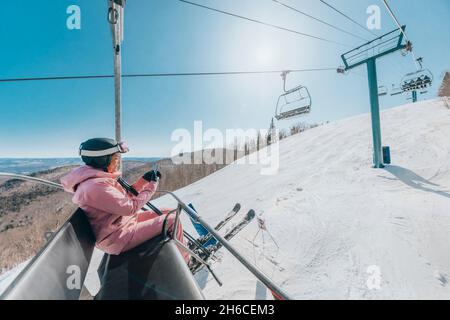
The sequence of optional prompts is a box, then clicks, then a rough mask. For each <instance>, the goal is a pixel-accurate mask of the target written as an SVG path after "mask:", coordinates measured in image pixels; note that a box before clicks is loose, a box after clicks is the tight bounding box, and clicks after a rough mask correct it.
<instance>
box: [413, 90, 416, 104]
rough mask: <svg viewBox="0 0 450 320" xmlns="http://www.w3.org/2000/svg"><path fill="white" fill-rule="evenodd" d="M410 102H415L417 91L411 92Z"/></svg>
mask: <svg viewBox="0 0 450 320" xmlns="http://www.w3.org/2000/svg"><path fill="white" fill-rule="evenodd" d="M412 101H413V103H415V102H417V91H416V90H413V92H412Z"/></svg>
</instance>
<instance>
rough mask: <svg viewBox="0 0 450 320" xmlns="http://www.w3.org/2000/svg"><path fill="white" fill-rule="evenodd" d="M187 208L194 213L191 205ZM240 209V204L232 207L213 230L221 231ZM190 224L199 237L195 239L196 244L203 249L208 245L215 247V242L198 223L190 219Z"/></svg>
mask: <svg viewBox="0 0 450 320" xmlns="http://www.w3.org/2000/svg"><path fill="white" fill-rule="evenodd" d="M189 206H190V207H191V208H192V209H193V210H194V211H195V209H194V207H193V206H192V204H189ZM240 209H241V205H240V203H236V204H235V205H234V207H233V209H231V210H230V212H228V213H227V214H226V215H225V218H224V219H222V220H221V221H219V223H218V224H217V225H216V226H215V228H214V229H215V230H216V231H219V230H220V229H222V228H223V227H224V226H225V224H226V223H228V222H229V221H230V220H231V219H232V218H233V217H234V216H235V215H236V214H237V213H238V212H239V210H240ZM191 222H192V224H193V225H194V227H195V228H196V230H197V233H198V234H199V235H200V237H199V238H198V239H197V242H198V243H200V244H202V246H203V247H204V248H206V247H209V246H210V245H215V244H216V243H217V240H216V239H215V238H214V237H213V236H212V235H211V234H210V233H209V232H208V231H207V230H206V229H205V228H204V227H203V226H202V225H201V224H199V223H198V222H195V221H193V220H192V218H191Z"/></svg>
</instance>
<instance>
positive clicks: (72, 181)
mask: <svg viewBox="0 0 450 320" xmlns="http://www.w3.org/2000/svg"><path fill="white" fill-rule="evenodd" d="M121 174H122V173H121V172H120V171H116V172H113V173H109V172H105V171H102V170H100V169H96V168H93V167H90V166H81V167H78V168H75V169H73V170H72V171H71V172H69V173H68V174H67V175H65V176H63V177H62V178H61V179H60V181H61V184H62V186H63V188H64V190H65V191H67V192H70V193H74V192H75V190H76V189H77V186H78V185H79V184H80V183H81V182H83V181H86V180H89V179H93V178H110V179H114V180H115V179H117V178H118V177H120V175H121Z"/></svg>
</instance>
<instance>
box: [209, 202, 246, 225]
mask: <svg viewBox="0 0 450 320" xmlns="http://www.w3.org/2000/svg"><path fill="white" fill-rule="evenodd" d="M239 210H241V204H240V203H236V204H235V205H234V208H233V209H232V210H231V211H230V212H228V214H227V215H226V216H225V218H224V219H223V220H221V221H220V222H219V223H218V224H217V225H216V226H215V227H214V230H216V231H219V230H220V229H222V228H223V226H224V225H225V224H226V223H227V222H228V221H230V220H231V219H232V218H233V217H234V216H235V215H236V214H237V213H238V212H239Z"/></svg>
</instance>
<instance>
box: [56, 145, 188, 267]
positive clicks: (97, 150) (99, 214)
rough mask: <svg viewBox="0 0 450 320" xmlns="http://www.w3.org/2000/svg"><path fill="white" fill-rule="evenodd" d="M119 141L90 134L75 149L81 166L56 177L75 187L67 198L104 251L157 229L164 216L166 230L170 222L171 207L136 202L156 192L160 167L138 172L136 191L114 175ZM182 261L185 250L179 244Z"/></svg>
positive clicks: (143, 237) (155, 232)
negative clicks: (149, 206)
mask: <svg viewBox="0 0 450 320" xmlns="http://www.w3.org/2000/svg"><path fill="white" fill-rule="evenodd" d="M128 151H129V150H128V148H127V147H126V145H125V144H124V143H117V142H116V141H115V140H113V139H106V138H94V139H90V140H87V141H85V142H83V143H82V144H81V146H80V155H81V158H82V160H83V162H84V163H85V164H86V165H84V166H81V167H78V168H76V169H74V170H72V171H71V172H70V173H69V174H67V175H66V176H64V177H62V178H61V184H62V185H63V187H64V189H65V190H66V191H68V192H70V193H74V196H73V198H72V201H73V202H74V203H75V204H77V205H78V206H79V207H80V208H81V209H83V211H84V212H85V213H86V215H87V217H88V219H89V222H90V224H91V226H92V229H93V231H94V234H95V236H96V246H97V247H98V248H99V249H100V250H102V251H104V252H106V253H109V254H114V255H117V254H120V253H121V252H124V251H127V250H130V249H132V248H134V247H136V246H138V245H140V244H142V243H143V242H145V241H147V240H149V239H152V238H153V237H155V236H157V235H159V234H160V233H161V232H162V228H163V225H164V220H167V222H166V223H167V224H168V230H169V231H172V230H173V228H174V221H175V214H170V215H169V216H167V214H168V213H169V212H170V211H172V210H170V209H167V210H161V211H162V212H163V215H162V216H159V215H157V214H156V213H155V212H153V211H143V210H141V208H142V207H143V206H144V205H145V203H147V201H149V200H150V198H151V197H152V196H153V194H154V193H155V191H156V189H157V187H158V182H159V179H161V173H160V172H159V171H156V170H152V171H149V172H147V173H146V174H144V176H142V177H141V178H139V179H138V180H137V181H136V183H135V184H133V188H134V189H136V191H138V192H139V195H137V196H134V195H131V194H130V193H128V192H127V191H126V190H125V189H124V188H123V187H122V186H121V185H120V183H119V182H118V181H117V178H119V176H120V175H121V172H119V171H118V169H119V163H120V153H126V152H128ZM176 229H177V234H176V235H175V236H176V238H177V239H178V240H180V241H181V242H183V243H186V242H185V241H184V240H183V228H182V226H181V223H178V225H177V228H176ZM180 252H181V254H182V255H183V258H184V259H185V261H186V262H188V261H189V254H188V253H186V252H185V251H183V250H181V249H180Z"/></svg>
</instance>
